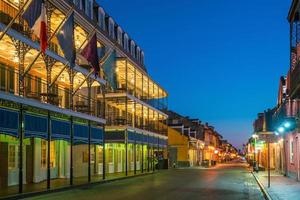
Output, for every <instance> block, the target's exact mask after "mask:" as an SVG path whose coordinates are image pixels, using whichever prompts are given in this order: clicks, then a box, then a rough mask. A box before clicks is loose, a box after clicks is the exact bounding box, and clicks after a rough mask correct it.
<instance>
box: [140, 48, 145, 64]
mask: <svg viewBox="0 0 300 200" xmlns="http://www.w3.org/2000/svg"><path fill="white" fill-rule="evenodd" d="M141 63H142V65H144V64H145V54H144V51H141Z"/></svg>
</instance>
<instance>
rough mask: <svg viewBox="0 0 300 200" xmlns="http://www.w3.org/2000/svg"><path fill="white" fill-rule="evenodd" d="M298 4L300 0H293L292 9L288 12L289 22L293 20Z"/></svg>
mask: <svg viewBox="0 0 300 200" xmlns="http://www.w3.org/2000/svg"><path fill="white" fill-rule="evenodd" d="M298 5H299V0H293V2H292V5H291V7H290V10H289V14H288V20H289V22H291V21H293V18H294V16H295V12H296V10H297V6H298Z"/></svg>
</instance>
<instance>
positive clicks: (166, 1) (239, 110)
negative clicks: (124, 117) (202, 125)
mask: <svg viewBox="0 0 300 200" xmlns="http://www.w3.org/2000/svg"><path fill="white" fill-rule="evenodd" d="M98 2H99V3H100V4H101V5H102V6H103V7H104V9H105V10H106V12H107V13H108V14H109V15H111V16H112V17H113V18H114V19H115V21H116V22H117V23H118V24H120V25H121V26H122V28H123V30H125V31H126V32H128V33H129V35H130V37H132V38H133V39H134V40H135V41H136V42H137V44H139V45H140V46H141V47H142V49H143V50H144V51H145V60H146V65H147V69H148V72H149V74H150V75H151V76H152V77H153V78H154V80H156V81H157V82H159V83H160V84H161V85H162V86H163V87H164V88H165V89H166V90H167V91H168V92H169V108H170V109H172V110H174V111H176V112H179V113H180V114H182V115H189V116H191V117H193V118H199V119H200V120H201V121H203V122H208V123H210V124H212V125H213V126H214V127H215V128H216V129H217V130H218V131H219V132H220V133H221V134H222V135H223V136H224V138H225V139H228V140H229V141H230V142H232V143H233V144H234V145H236V146H237V147H239V146H240V145H241V144H243V143H245V142H246V140H247V138H248V137H249V136H250V135H251V132H252V122H253V120H254V118H255V117H256V114H257V113H258V112H260V111H263V110H264V109H266V108H268V107H272V106H274V105H275V104H276V97H277V93H278V84H279V77H280V75H281V74H284V73H286V71H287V69H288V64H289V25H288V22H287V19H286V18H287V14H288V10H289V7H290V4H291V0H251V1H245V0H243V1H242V0H214V1H213V0H127V1H125V0H98Z"/></svg>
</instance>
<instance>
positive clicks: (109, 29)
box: [108, 18, 115, 39]
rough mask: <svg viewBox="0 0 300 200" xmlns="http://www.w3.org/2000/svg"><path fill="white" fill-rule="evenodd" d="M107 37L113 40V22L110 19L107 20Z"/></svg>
mask: <svg viewBox="0 0 300 200" xmlns="http://www.w3.org/2000/svg"><path fill="white" fill-rule="evenodd" d="M108 35H109V36H110V37H111V38H113V39H115V22H114V20H113V19H112V18H109V20H108Z"/></svg>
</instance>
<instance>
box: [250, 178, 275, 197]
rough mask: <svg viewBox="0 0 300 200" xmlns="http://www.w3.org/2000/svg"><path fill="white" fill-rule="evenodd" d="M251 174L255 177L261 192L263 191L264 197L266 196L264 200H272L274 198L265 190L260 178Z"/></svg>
mask: <svg viewBox="0 0 300 200" xmlns="http://www.w3.org/2000/svg"><path fill="white" fill-rule="evenodd" d="M251 174H252V175H253V177H254V178H255V180H256V182H257V184H258V186H259V188H260V190H261V191H262V193H263V195H264V198H265V199H266V200H272V197H271V196H270V195H269V193H268V191H267V190H266V189H265V187H264V185H263V184H262V183H261V182H260V181H259V179H258V177H257V176H256V175H255V174H254V173H253V172H251Z"/></svg>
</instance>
